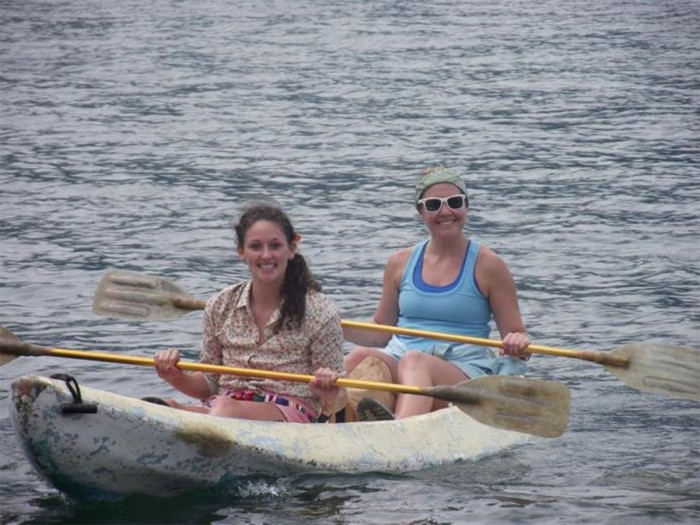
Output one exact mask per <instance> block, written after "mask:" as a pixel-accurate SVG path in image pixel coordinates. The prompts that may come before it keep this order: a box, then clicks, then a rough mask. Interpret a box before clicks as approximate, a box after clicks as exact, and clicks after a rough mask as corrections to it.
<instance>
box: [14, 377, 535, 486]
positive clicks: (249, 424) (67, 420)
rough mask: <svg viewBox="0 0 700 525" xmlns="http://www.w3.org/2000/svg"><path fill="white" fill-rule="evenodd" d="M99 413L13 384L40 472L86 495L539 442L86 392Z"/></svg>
mask: <svg viewBox="0 0 700 525" xmlns="http://www.w3.org/2000/svg"><path fill="white" fill-rule="evenodd" d="M80 391H81V393H82V399H83V402H84V403H92V404H95V405H96V406H97V412H96V413H92V414H64V413H63V411H62V409H61V406H62V405H63V404H69V403H72V402H73V401H74V398H73V396H72V394H71V393H70V392H69V390H68V388H67V385H66V383H65V382H64V381H61V380H54V379H48V378H44V377H38V376H33V375H29V376H24V377H20V378H18V379H16V380H15V381H14V382H13V383H12V409H11V411H12V418H13V422H14V426H15V431H16V434H17V437H18V439H19V441H20V443H21V444H22V447H23V448H24V450H25V453H26V454H27V457H28V458H29V459H30V461H31V462H32V463H33V465H34V466H35V468H36V469H37V470H38V471H39V473H41V474H42V475H43V476H44V477H45V478H46V479H47V480H48V481H49V482H50V483H51V484H52V485H54V486H55V487H56V488H57V489H59V490H61V491H63V492H65V493H68V494H70V495H72V496H74V497H77V498H79V499H113V498H120V497H123V496H125V495H129V494H147V495H153V496H171V495H176V494H180V493H183V492H188V491H195V490H200V489H204V488H209V487H225V486H226V485H227V484H232V483H235V482H237V481H240V480H241V479H245V478H250V477H254V476H284V475H289V474H295V473H303V472H306V473H309V472H319V473H321V472H336V473H363V472H390V473H398V472H407V471H413V470H421V469H427V468H431V467H436V466H440V465H445V464H450V463H454V462H458V461H464V460H474V459H477V458H480V457H482V456H485V455H489V454H494V453H496V452H498V451H500V450H503V449H504V448H506V447H510V446H512V445H515V444H520V443H524V442H527V441H530V440H533V439H537V438H533V437H532V436H529V435H526V434H521V433H518V432H512V431H506V430H500V429H496V428H492V427H488V426H485V425H483V424H481V423H479V422H477V421H475V420H474V419H472V418H470V417H469V416H468V415H466V414H464V413H463V412H462V411H460V410H459V409H458V408H455V407H451V408H448V409H444V410H440V411H437V412H433V413H431V414H426V415H422V416H417V417H413V418H408V419H405V420H400V421H383V422H371V423H343V424H296V423H273V422H259V421H246V420H238V419H227V418H218V417H212V416H207V415H203V414H195V413H190V412H183V411H179V410H174V409H171V408H169V407H164V406H160V405H156V404H152V403H147V402H144V401H141V400H139V399H134V398H129V397H125V396H121V395H116V394H111V393H109V392H104V391H100V390H95V389H92V388H87V387H85V386H83V385H81V386H80Z"/></svg>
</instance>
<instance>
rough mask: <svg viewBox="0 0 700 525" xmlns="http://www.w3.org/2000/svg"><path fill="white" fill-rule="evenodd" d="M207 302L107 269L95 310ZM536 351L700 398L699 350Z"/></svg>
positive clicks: (185, 307) (440, 336)
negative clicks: (596, 366) (595, 364)
mask: <svg viewBox="0 0 700 525" xmlns="http://www.w3.org/2000/svg"><path fill="white" fill-rule="evenodd" d="M205 305H206V301H203V300H201V299H195V298H194V297H192V296H191V295H190V294H189V293H188V292H187V291H186V290H185V289H184V288H182V287H180V286H178V285H177V284H175V283H173V282H171V281H168V280H166V279H164V278H162V277H155V276H151V275H145V274H139V273H134V272H127V271H123V270H115V269H112V270H109V271H107V273H105V275H104V276H103V277H102V279H101V280H100V283H99V285H98V287H97V290H96V292H95V297H94V302H93V311H94V312H95V313H96V314H98V315H104V316H108V317H116V318H119V319H126V320H132V321H161V320H168V319H175V318H177V317H180V316H182V315H184V314H186V313H189V312H191V311H193V310H201V309H203V308H204V306H205ZM343 326H346V327H353V328H359V329H363V330H373V331H377V332H385V333H390V334H403V335H412V336H416V337H424V338H426V339H437V340H443V341H453V342H457V343H468V344H475V345H482V346H492V347H500V345H501V342H500V341H496V340H492V339H481V338H478V337H467V336H460V335H455V334H446V333H440V332H432V331H427V330H413V329H410V328H399V327H398V326H386V325H379V324H374V323H363V322H359V321H345V320H344V321H343ZM528 350H529V351H530V352H532V353H535V354H546V355H553V356H558V357H568V358H572V359H580V360H583V361H590V362H593V363H598V364H601V365H603V366H605V368H606V369H607V371H608V372H610V373H611V374H612V375H614V376H615V377H617V378H618V379H619V380H620V381H622V382H623V383H626V384H627V385H629V386H631V387H633V388H636V389H637V390H642V391H645V392H651V393H654V394H663V395H667V396H671V397H676V398H683V399H692V400H694V401H700V350H696V349H692V348H686V347H682V346H672V345H665V344H660V343H634V344H629V345H626V346H623V347H621V348H617V349H615V350H612V351H610V352H596V351H592V350H567V349H565V348H555V347H550V346H542V345H535V344H531V345H530V346H529V347H528Z"/></svg>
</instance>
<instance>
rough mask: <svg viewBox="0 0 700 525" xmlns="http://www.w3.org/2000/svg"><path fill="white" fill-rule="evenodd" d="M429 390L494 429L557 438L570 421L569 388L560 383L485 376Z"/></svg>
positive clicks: (434, 395)
mask: <svg viewBox="0 0 700 525" xmlns="http://www.w3.org/2000/svg"><path fill="white" fill-rule="evenodd" d="M428 392H430V393H431V395H433V397H436V398H438V399H443V400H445V401H451V402H452V403H454V404H455V405H456V406H457V407H459V408H460V409H461V410H462V411H464V412H466V413H467V414H469V415H470V416H471V417H473V418H474V419H476V420H477V421H479V422H480V423H484V424H485V425H489V426H492V427H497V428H504V429H507V430H515V431H517V432H524V433H526V434H533V435H535V436H542V437H559V436H561V435H562V434H563V433H564V431H565V430H566V426H567V424H568V422H569V403H570V401H571V394H570V392H569V389H568V388H567V387H566V386H564V385H562V384H561V383H556V382H554V381H544V380H541V379H529V378H524V377H514V376H488V377H480V378H477V379H471V380H469V381H465V382H463V383H459V384H457V385H452V386H437V387H432V388H430V389H428Z"/></svg>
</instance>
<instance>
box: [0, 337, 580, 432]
mask: <svg viewBox="0 0 700 525" xmlns="http://www.w3.org/2000/svg"><path fill="white" fill-rule="evenodd" d="M0 355H1V356H3V360H4V361H5V362H8V361H9V360H5V358H6V357H8V356H11V357H12V358H14V357H15V356H52V357H67V358H71V359H85V360H90V361H105V362H110V363H121V364H128V365H140V366H153V365H154V360H153V359H152V358H148V357H133V356H124V355H119V354H111V353H105V352H90V351H83V350H69V349H65V348H49V347H46V346H39V345H34V344H29V343H23V342H21V341H20V340H19V339H17V338H16V337H15V336H14V335H13V334H12V333H11V332H9V331H8V330H5V329H2V330H0ZM177 366H178V368H181V369H182V370H195V371H199V372H207V373H213V374H229V375H237V376H244V377H261V378H265V379H273V380H277V381H292V382H297V383H308V382H309V381H311V380H312V379H313V377H314V376H312V375H306V374H292V373H288V372H273V371H270V370H256V369H252V368H236V367H232V366H221V365H207V364H202V363H193V362H187V361H180V362H178V364H177ZM336 384H337V385H338V386H341V387H347V388H365V389H370V390H383V391H387V392H395V393H400V394H415V395H419V396H428V397H432V398H436V399H441V400H443V401H448V402H450V403H454V404H455V405H456V406H457V407H459V408H460V409H461V410H462V411H463V412H465V413H467V414H469V415H470V416H471V417H473V418H474V419H476V420H477V421H480V422H481V423H483V424H485V425H489V426H493V427H497V428H503V429H507V430H515V431H517V432H524V433H527V434H533V435H535V436H542V437H557V436H560V435H561V434H562V433H563V432H564V430H565V429H566V425H567V423H568V420H569V401H570V394H569V389H568V388H566V387H565V386H564V385H562V384H560V383H555V382H553V381H542V380H539V379H525V378H521V377H512V376H496V377H483V378H479V379H473V380H471V381H465V382H464V383H460V384H457V385H446V386H434V387H418V386H409V385H395V384H391V383H379V382H375V381H359V380H354V379H338V380H337V381H336Z"/></svg>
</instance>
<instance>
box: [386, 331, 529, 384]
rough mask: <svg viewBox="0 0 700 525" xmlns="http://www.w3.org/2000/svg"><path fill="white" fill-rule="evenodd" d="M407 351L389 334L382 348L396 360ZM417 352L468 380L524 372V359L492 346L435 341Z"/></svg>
mask: <svg viewBox="0 0 700 525" xmlns="http://www.w3.org/2000/svg"><path fill="white" fill-rule="evenodd" d="M409 350H410V348H408V347H407V346H406V344H405V343H404V342H403V341H401V340H400V339H398V338H397V337H392V338H391V339H390V340H389V344H388V345H386V347H385V348H383V349H382V351H383V352H385V353H387V354H389V355H390V356H392V357H393V358H394V359H396V360H397V361H398V360H400V359H401V357H403V355H404V354H405V353H406V352H408V351H409ZM420 351H421V352H423V353H424V354H429V355H434V356H435V357H439V358H440V359H443V360H445V361H448V362H450V363H452V364H454V365H455V366H457V367H458V368H459V369H460V370H461V371H462V372H464V373H465V374H466V375H467V377H469V378H470V379H476V378H477V377H483V376H492V375H513V376H519V375H523V374H524V373H525V372H526V371H527V361H523V360H522V359H517V358H514V357H511V356H502V355H499V353H498V350H497V349H494V348H488V347H483V346H476V345H459V344H445V343H435V344H433V345H430V347H428V349H426V350H420Z"/></svg>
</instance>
